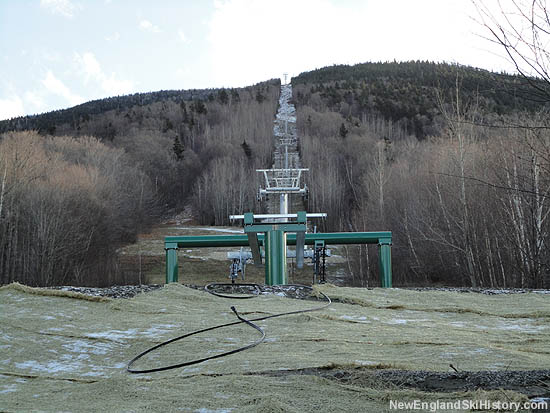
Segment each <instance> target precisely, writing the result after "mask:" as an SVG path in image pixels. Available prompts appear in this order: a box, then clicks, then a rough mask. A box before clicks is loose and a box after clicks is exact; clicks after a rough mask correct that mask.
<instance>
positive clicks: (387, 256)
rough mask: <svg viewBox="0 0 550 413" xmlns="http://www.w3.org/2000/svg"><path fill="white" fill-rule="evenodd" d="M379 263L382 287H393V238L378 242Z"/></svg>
mask: <svg viewBox="0 0 550 413" xmlns="http://www.w3.org/2000/svg"><path fill="white" fill-rule="evenodd" d="M378 265H379V267H380V281H381V284H382V288H391V286H392V279H391V240H389V241H388V240H380V242H379V244H378Z"/></svg>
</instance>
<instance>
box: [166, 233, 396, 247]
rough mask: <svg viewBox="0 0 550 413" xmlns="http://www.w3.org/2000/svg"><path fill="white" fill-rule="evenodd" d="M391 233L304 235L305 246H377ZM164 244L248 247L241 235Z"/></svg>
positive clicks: (186, 238)
mask: <svg viewBox="0 0 550 413" xmlns="http://www.w3.org/2000/svg"><path fill="white" fill-rule="evenodd" d="M391 236H392V234H391V231H380V232H326V233H325V232H317V233H314V234H313V233H312V234H306V236H305V244H306V245H315V241H316V240H323V241H325V244H326V245H338V244H378V243H380V240H384V241H385V242H387V243H390V244H391ZM165 243H166V244H168V243H174V244H177V246H178V248H191V247H194V248H204V247H248V246H249V244H248V236H247V235H246V234H243V235H189V236H177V237H166V238H165ZM258 243H259V244H260V245H261V246H263V245H264V235H263V234H258ZM287 245H296V234H294V233H289V234H287Z"/></svg>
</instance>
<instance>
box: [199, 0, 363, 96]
mask: <svg viewBox="0 0 550 413" xmlns="http://www.w3.org/2000/svg"><path fill="white" fill-rule="evenodd" d="M365 3H366V4H367V3H370V2H365ZM338 4H339V3H336V2H331V1H328V0H301V1H299V2H296V1H293V0H279V1H277V2H263V1H253V0H227V1H223V2H222V1H217V2H216V3H215V10H214V13H213V16H212V19H211V21H210V25H209V26H210V32H209V36H208V40H209V41H210V43H211V50H212V54H211V59H212V68H213V75H214V77H215V81H216V83H217V85H222V84H225V85H226V86H241V85H246V84H250V83H254V82H256V81H260V80H265V79H268V78H270V77H273V76H279V75H280V74H282V73H283V72H289V73H292V74H298V73H297V72H300V71H303V70H307V69H314V68H315V67H321V66H327V65H331V64H334V63H347V62H350V63H351V62H358V61H361V60H363V61H364V60H367V59H366V58H365V55H366V53H365V50H366V49H367V44H368V43H367V41H366V39H367V37H366V36H365V35H366V33H367V31H368V30H367V28H366V27H367V26H366V24H365V18H366V17H367V16H366V12H365V7H366V6H359V5H356V6H355V7H354V8H353V9H352V8H346V7H345V6H339V5H338ZM287 10H292V12H286V11H287ZM228 62H233V63H232V64H231V65H228V64H227V63H228Z"/></svg>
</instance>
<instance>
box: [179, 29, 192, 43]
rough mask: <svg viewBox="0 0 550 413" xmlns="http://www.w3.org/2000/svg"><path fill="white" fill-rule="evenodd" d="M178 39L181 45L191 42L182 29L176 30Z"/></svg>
mask: <svg viewBox="0 0 550 413" xmlns="http://www.w3.org/2000/svg"><path fill="white" fill-rule="evenodd" d="M178 37H179V39H180V41H181V42H182V43H191V40H189V39H188V38H187V36H186V35H185V33H184V31H183V30H182V29H179V30H178Z"/></svg>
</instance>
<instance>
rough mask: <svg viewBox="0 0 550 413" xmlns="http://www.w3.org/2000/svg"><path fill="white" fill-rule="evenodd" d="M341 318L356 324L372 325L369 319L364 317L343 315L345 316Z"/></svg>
mask: <svg viewBox="0 0 550 413" xmlns="http://www.w3.org/2000/svg"><path fill="white" fill-rule="evenodd" d="M340 318H341V319H342V320H349V321H353V322H356V323H364V324H368V323H370V321H368V320H367V317H364V316H357V315H343V316H340Z"/></svg>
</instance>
